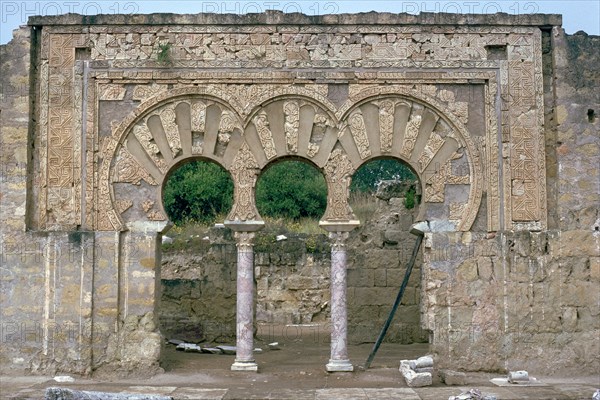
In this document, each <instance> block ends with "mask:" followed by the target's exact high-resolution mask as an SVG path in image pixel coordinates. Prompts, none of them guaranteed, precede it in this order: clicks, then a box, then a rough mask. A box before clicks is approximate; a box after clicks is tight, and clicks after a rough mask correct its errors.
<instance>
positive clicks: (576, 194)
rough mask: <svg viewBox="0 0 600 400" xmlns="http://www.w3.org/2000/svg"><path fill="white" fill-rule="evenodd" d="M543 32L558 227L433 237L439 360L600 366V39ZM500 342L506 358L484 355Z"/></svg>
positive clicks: (553, 217) (544, 367) (430, 277)
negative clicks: (482, 355) (599, 114)
mask: <svg viewBox="0 0 600 400" xmlns="http://www.w3.org/2000/svg"><path fill="white" fill-rule="evenodd" d="M544 35H545V37H544V54H545V57H544V68H545V73H546V74H547V76H546V77H545V79H546V81H545V106H546V110H545V111H546V116H545V123H546V126H545V134H546V151H547V154H546V157H547V169H548V173H547V178H548V194H549V196H548V210H549V226H550V227H551V228H552V229H549V230H546V231H541V232H511V231H507V232H497V233H487V234H486V233H477V232H468V233H464V234H448V233H435V232H434V233H430V234H428V235H427V240H426V249H425V253H424V260H425V263H426V264H427V266H428V268H426V269H425V271H426V276H425V279H424V282H426V286H425V290H424V296H425V304H424V309H425V310H427V312H426V315H425V317H426V318H425V327H426V328H427V329H429V330H431V332H432V333H433V343H434V349H435V350H436V352H437V354H438V360H439V362H440V365H447V366H453V365H454V366H456V365H460V366H462V367H463V368H465V369H474V370H477V369H484V370H505V369H527V370H530V371H540V372H544V373H551V374H553V373H557V372H559V371H564V370H571V371H579V372H581V373H590V372H591V371H597V370H598V368H600V340H599V339H598V338H599V337H600V292H599V291H598V285H599V282H600V262H599V256H600V233H599V231H600V219H599V209H600V206H599V204H600V190H599V186H598V182H599V173H600V172H599V169H598V165H600V129H599V126H600V125H599V122H598V118H597V117H596V118H594V114H595V113H597V110H598V108H599V107H600V104H599V100H600V99H599V98H598V92H597V90H596V89H597V88H598V87H599V86H600V64H599V63H600V59H599V58H598V53H597V52H595V51H593V49H594V48H598V45H599V44H600V38H599V37H592V36H587V35H585V34H577V35H573V36H569V35H565V34H564V31H562V29H558V28H556V29H554V30H552V31H551V32H550V31H548V32H545V33H544ZM589 110H592V111H591V112H590V111H589ZM490 349H493V351H494V352H495V353H496V354H497V355H498V357H481V356H480V355H481V354H482V353H483V352H489V351H490Z"/></svg>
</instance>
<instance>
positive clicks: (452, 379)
mask: <svg viewBox="0 0 600 400" xmlns="http://www.w3.org/2000/svg"><path fill="white" fill-rule="evenodd" d="M439 376H440V380H441V381H442V382H443V383H445V384H446V385H448V386H465V385H466V384H467V374H465V373H464V372H459V371H453V370H450V369H441V370H440V371H439Z"/></svg>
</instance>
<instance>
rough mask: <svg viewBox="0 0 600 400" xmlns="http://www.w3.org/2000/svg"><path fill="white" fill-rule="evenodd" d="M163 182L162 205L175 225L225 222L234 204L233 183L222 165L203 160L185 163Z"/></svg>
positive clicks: (173, 170) (174, 169) (177, 167)
mask: <svg viewBox="0 0 600 400" xmlns="http://www.w3.org/2000/svg"><path fill="white" fill-rule="evenodd" d="M171 171H172V172H170V173H169V174H168V175H167V176H166V177H165V179H164V181H163V187H162V201H163V207H164V210H165V212H166V214H167V216H168V217H169V220H170V221H171V222H173V223H174V224H175V225H179V226H182V225H185V224H186V223H200V224H205V225H208V224H214V223H215V222H222V221H224V220H225V218H226V215H227V214H228V213H229V211H230V210H231V207H232V204H233V186H234V185H233V179H232V178H231V175H230V174H229V172H228V171H227V170H226V169H225V168H223V167H222V166H220V165H219V164H217V163H215V162H212V161H206V160H202V159H192V160H186V162H184V163H182V164H179V165H178V166H176V167H175V168H173V169H172V170H171Z"/></svg>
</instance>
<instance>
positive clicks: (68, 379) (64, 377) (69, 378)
mask: <svg viewBox="0 0 600 400" xmlns="http://www.w3.org/2000/svg"><path fill="white" fill-rule="evenodd" d="M54 380H55V381H56V382H75V378H73V377H72V376H69V375H59V376H55V377H54Z"/></svg>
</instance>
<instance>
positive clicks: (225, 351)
mask: <svg viewBox="0 0 600 400" xmlns="http://www.w3.org/2000/svg"><path fill="white" fill-rule="evenodd" d="M217 349H219V350H221V351H222V352H223V354H227V355H233V356H234V355H235V353H236V348H235V346H217Z"/></svg>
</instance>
